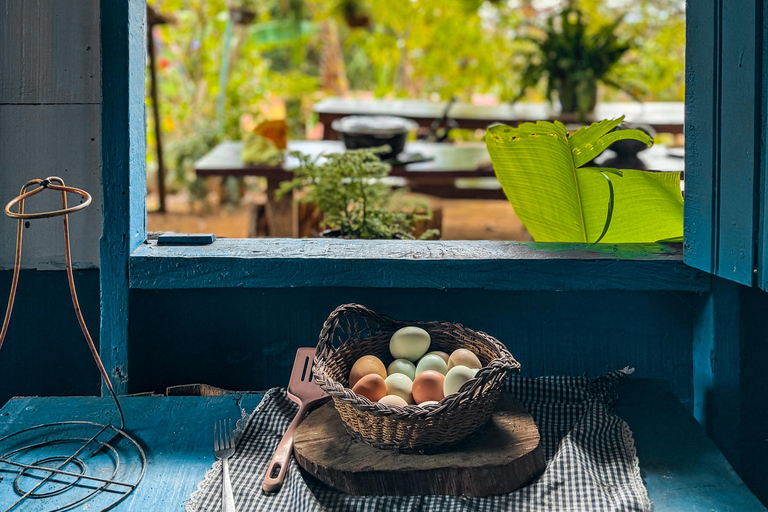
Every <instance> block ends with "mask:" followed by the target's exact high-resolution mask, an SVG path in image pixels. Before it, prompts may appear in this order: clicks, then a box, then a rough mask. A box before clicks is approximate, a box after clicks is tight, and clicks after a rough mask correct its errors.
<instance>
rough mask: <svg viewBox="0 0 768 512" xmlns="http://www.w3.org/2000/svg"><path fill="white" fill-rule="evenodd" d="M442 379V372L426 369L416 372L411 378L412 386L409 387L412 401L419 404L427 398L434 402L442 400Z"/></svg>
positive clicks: (443, 379)
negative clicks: (413, 377) (414, 376)
mask: <svg viewBox="0 0 768 512" xmlns="http://www.w3.org/2000/svg"><path fill="white" fill-rule="evenodd" d="M444 381H445V377H444V376H443V374H442V373H440V372H436V371H435V370H426V371H423V372H421V373H420V374H418V375H417V376H416V378H415V379H414V380H413V387H412V388H411V391H412V392H413V400H414V402H416V403H417V404H420V403H421V402H426V401H428V400H434V401H436V402H439V401H440V400H442V399H443V398H444V395H443V382H444Z"/></svg>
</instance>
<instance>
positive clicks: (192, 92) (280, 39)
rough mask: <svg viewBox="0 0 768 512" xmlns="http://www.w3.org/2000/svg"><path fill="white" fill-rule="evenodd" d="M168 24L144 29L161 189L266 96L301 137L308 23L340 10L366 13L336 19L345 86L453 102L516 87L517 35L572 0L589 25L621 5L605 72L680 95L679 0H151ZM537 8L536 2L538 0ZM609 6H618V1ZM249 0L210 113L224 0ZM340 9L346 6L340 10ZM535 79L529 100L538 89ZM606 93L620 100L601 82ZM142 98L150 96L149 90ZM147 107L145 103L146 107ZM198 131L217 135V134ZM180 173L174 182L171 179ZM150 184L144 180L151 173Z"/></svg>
mask: <svg viewBox="0 0 768 512" xmlns="http://www.w3.org/2000/svg"><path fill="white" fill-rule="evenodd" d="M150 4H151V5H152V7H154V8H155V9H156V10H157V11H158V12H160V13H161V14H164V15H170V16H172V17H173V22H171V23H169V24H167V25H160V26H156V27H154V29H153V32H154V34H155V39H156V44H157V58H158V70H157V71H158V85H159V95H160V105H159V107H160V120H159V125H160V126H161V127H162V131H163V136H164V143H165V149H166V163H167V169H168V175H175V176H176V177H177V178H174V179H172V180H171V182H170V183H169V185H171V188H172V189H173V188H177V187H185V186H189V184H191V183H194V179H193V178H191V177H189V172H188V165H187V164H183V165H184V166H185V169H177V168H176V166H177V165H181V164H179V163H183V162H188V161H189V160H190V158H189V157H188V155H189V154H191V153H192V152H191V151H190V150H189V146H192V145H195V144H199V146H198V148H197V149H196V150H195V151H194V153H195V154H198V153H200V154H204V153H205V152H207V151H208V150H210V149H211V147H210V144H211V143H213V141H214V140H239V139H240V138H241V133H240V126H241V118H242V117H243V116H245V115H250V116H251V117H254V118H255V117H257V116H258V114H259V113H260V112H261V108H262V105H263V103H264V102H265V101H271V100H272V99H273V98H275V97H277V98H280V99H281V100H283V101H284V102H285V104H286V106H287V110H288V116H287V121H288V124H289V137H290V138H293V139H301V138H305V137H306V131H307V130H308V129H309V128H311V126H312V124H313V122H315V117H314V115H313V113H312V106H313V104H314V102H315V101H317V100H318V99H320V98H321V97H322V95H323V91H321V90H320V80H319V76H320V68H321V66H320V60H321V59H320V55H321V53H322V47H323V40H322V38H321V37H320V34H319V32H318V30H317V27H318V25H319V23H320V22H321V21H323V20H324V19H326V18H328V17H330V16H335V17H339V18H342V17H344V16H347V15H349V14H350V13H353V14H355V13H356V14H357V15H358V16H359V15H360V13H362V15H363V16H369V18H370V22H371V25H370V27H369V28H350V27H348V26H347V25H346V24H345V23H343V22H342V23H339V25H340V26H341V27H342V29H341V34H340V40H341V44H342V45H343V60H344V63H345V65H346V74H347V78H348V80H349V83H350V86H351V89H352V90H358V91H369V92H372V93H373V94H374V95H376V96H399V97H414V98H430V99H440V98H442V99H443V100H447V99H448V98H450V97H451V96H454V95H455V96H457V97H458V98H460V99H461V100H463V101H466V100H469V99H470V98H471V97H472V96H473V95H474V94H476V93H482V94H488V95H490V96H492V97H494V98H498V99H499V100H502V101H505V100H509V99H511V98H513V97H514V96H515V95H516V94H517V92H518V91H519V90H520V87H521V77H522V75H523V70H524V69H525V68H526V67H527V66H528V64H529V58H528V56H527V53H526V51H525V50H526V48H531V47H530V44H531V43H529V42H528V43H527V42H525V41H524V40H523V39H522V38H521V36H524V35H531V34H530V33H529V32H530V30H532V29H531V27H533V26H538V25H540V23H541V20H542V19H543V18H545V17H546V16H548V15H549V14H552V12H553V9H555V10H558V11H559V10H561V9H562V8H564V7H567V6H570V5H573V6H577V7H578V8H579V9H580V10H581V11H582V12H583V13H584V16H585V17H586V18H587V19H589V20H590V22H591V23H594V24H595V26H603V25H607V24H610V23H611V22H612V20H615V18H616V16H617V15H618V14H625V15H626V16H625V17H624V22H623V23H622V24H621V26H620V27H619V28H618V29H617V33H619V32H620V33H621V36H622V41H624V40H625V39H626V40H628V41H630V42H631V43H632V44H633V47H634V48H633V49H631V50H629V51H628V52H627V53H626V54H625V55H624V57H623V58H622V59H621V61H620V62H619V63H618V64H616V65H615V67H614V68H613V70H612V73H611V75H610V77H609V78H611V79H615V80H616V81H619V78H620V83H621V84H622V85H625V86H626V85H627V84H642V87H641V86H640V85H637V86H636V85H631V86H630V87H629V89H630V91H631V93H632V94H633V95H635V96H640V97H642V99H643V100H654V101H681V100H682V99H683V93H684V42H685V41H684V38H685V31H684V27H685V15H684V14H685V11H684V3H683V2H682V1H681V0H632V1H631V2H618V3H617V2H615V1H610V2H609V1H608V0H560V1H559V2H558V1H557V0H547V1H546V2H539V1H538V0H503V1H491V0H386V1H381V0H379V1H374V0H150ZM540 5H543V7H540ZM617 5H618V7H616V6H617ZM238 6H248V7H249V8H252V9H253V10H254V11H255V12H256V15H257V18H256V20H254V22H253V23H252V24H250V25H248V26H244V25H234V26H233V27H232V39H231V46H230V52H229V57H230V58H229V61H230V67H229V76H228V79H227V80H226V88H225V91H224V109H223V112H224V115H223V119H221V120H219V119H217V100H218V97H219V93H220V82H219V78H220V73H221V70H222V69H221V68H222V65H223V62H224V58H223V57H224V47H225V34H226V26H227V20H228V19H229V14H228V10H227V8H228V7H238ZM345 13H346V14H345ZM543 85H544V84H543V83H540V84H539V85H538V86H536V87H532V88H529V92H528V93H527V99H529V100H532V101H540V100H541V99H542V98H543V92H544V91H543ZM602 98H603V99H604V100H607V101H612V100H617V99H619V100H624V99H628V96H627V93H625V92H622V91H618V90H615V89H612V88H609V89H608V90H606V91H602ZM147 101H148V103H149V102H150V101H151V100H150V99H149V98H148V99H147ZM149 111H150V112H151V110H149ZM152 117H153V116H151V115H150V116H148V121H149V124H148V127H147V132H148V138H147V141H148V146H149V147H148V151H147V159H148V161H147V164H148V165H147V168H148V171H149V172H150V173H151V172H153V171H154V169H155V166H156V162H155V161H154V155H155V148H154V141H155V137H154V129H155V127H154V125H155V120H154V119H153V118H152ZM201 132H205V133H208V132H215V133H216V135H215V137H209V136H208V135H205V136H203V137H200V133H201ZM181 176H187V177H186V178H184V179H178V177H181ZM150 181H151V180H150Z"/></svg>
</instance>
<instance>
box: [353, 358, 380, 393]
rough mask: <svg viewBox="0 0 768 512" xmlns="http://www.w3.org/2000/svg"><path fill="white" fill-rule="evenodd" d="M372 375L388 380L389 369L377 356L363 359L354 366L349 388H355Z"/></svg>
mask: <svg viewBox="0 0 768 512" xmlns="http://www.w3.org/2000/svg"><path fill="white" fill-rule="evenodd" d="M371 373H375V374H376V375H379V376H380V377H381V378H382V379H386V378H387V369H386V368H385V367H384V363H382V362H381V359H379V358H378V357H376V356H363V357H361V358H360V359H358V360H357V361H355V364H353V365H352V371H350V372H349V387H350V388H354V387H355V384H357V382H358V381H359V380H360V379H361V378H363V377H365V376H366V375H370V374H371ZM374 402H375V400H374Z"/></svg>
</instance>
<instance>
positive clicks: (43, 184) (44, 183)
mask: <svg viewBox="0 0 768 512" xmlns="http://www.w3.org/2000/svg"><path fill="white" fill-rule="evenodd" d="M56 183H58V185H57V184H56ZM34 185H39V186H38V187H37V188H35V189H34V190H31V191H29V192H27V189H28V188H30V187H32V186H34ZM46 188H50V189H51V190H56V191H59V192H61V206H62V209H61V210H56V211H52V212H42V213H30V214H26V213H24V201H25V200H26V199H28V198H30V197H32V196H34V195H36V194H39V193H40V192H42V191H43V190H45V189H46ZM67 192H72V193H75V194H80V195H81V196H82V197H85V198H86V200H85V202H84V203H82V204H79V205H77V206H73V207H71V208H67ZM17 203H18V205H19V210H18V212H17V213H13V212H11V211H10V208H11V207H12V206H13V205H15V204H17ZM90 203H91V195H90V194H89V193H88V192H86V191H84V190H80V189H79V188H74V187H68V186H66V185H65V184H64V180H62V179H61V178H59V177H56V176H51V177H48V178H46V179H44V180H41V179H34V180H30V181H28V182H27V183H25V184H24V186H23V187H21V192H20V193H19V196H18V197H16V198H15V199H13V200H12V201H11V202H10V203H8V204H7V205H6V206H5V213H6V215H8V216H9V217H13V218H15V219H18V221H19V222H18V224H17V227H16V259H15V263H14V266H13V280H12V281H11V293H10V297H9V299H8V307H7V308H6V310H5V318H4V319H3V327H2V329H0V349H2V348H3V341H5V337H6V335H7V334H8V325H9V324H10V322H11V313H12V312H13V303H14V300H15V298H16V289H17V287H18V284H19V273H20V271H21V247H22V244H21V242H22V231H23V228H24V226H23V223H24V220H25V219H42V218H46V217H55V216H59V215H61V216H63V220H64V260H65V263H66V268H67V281H69V294H70V296H71V298H72V306H73V307H74V309H75V316H76V317H77V322H78V323H79V324H80V330H81V331H83V336H84V337H85V341H86V343H87V344H88V348H89V349H90V351H91V355H92V356H93V360H94V361H95V362H96V366H97V367H98V369H99V373H101V377H102V379H104V384H105V385H106V386H107V389H108V390H109V392H110V394H111V395H112V399H113V400H114V401H115V405H116V406H117V411H118V412H119V414H120V430H122V429H124V428H125V417H124V416H123V408H122V407H121V406H120V401H119V400H118V399H117V395H116V394H115V390H114V388H113V387H112V381H111V380H110V379H109V375H108V374H107V370H106V369H105V368H104V364H103V363H102V362H101V358H100V357H99V351H98V350H96V345H95V344H94V343H93V338H92V337H91V333H90V332H89V331H88V327H87V326H86V325H85V319H84V318H83V313H82V311H81V310H80V303H79V301H78V299H77V291H76V290H75V278H74V272H73V270H72V253H71V250H70V244H69V216H68V214H69V213H72V212H76V211H78V210H82V209H83V208H85V207H87V206H88V205H89V204H90Z"/></svg>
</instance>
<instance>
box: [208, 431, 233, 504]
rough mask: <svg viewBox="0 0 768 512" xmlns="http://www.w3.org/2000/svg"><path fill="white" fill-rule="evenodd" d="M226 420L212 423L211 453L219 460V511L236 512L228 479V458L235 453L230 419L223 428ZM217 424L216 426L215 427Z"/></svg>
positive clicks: (230, 483)
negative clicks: (227, 425)
mask: <svg viewBox="0 0 768 512" xmlns="http://www.w3.org/2000/svg"><path fill="white" fill-rule="evenodd" d="M226 424H227V422H226V421H221V420H219V421H218V423H214V424H213V450H214V451H213V454H214V455H215V456H216V458H217V459H219V460H220V461H221V474H222V482H221V512H236V511H235V498H234V496H233V495H232V482H231V481H230V480H229V458H230V457H231V456H232V455H233V454H234V453H235V443H234V441H233V439H232V420H229V428H227V429H225V428H224V426H225V425H226ZM217 425H218V428H217Z"/></svg>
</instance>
